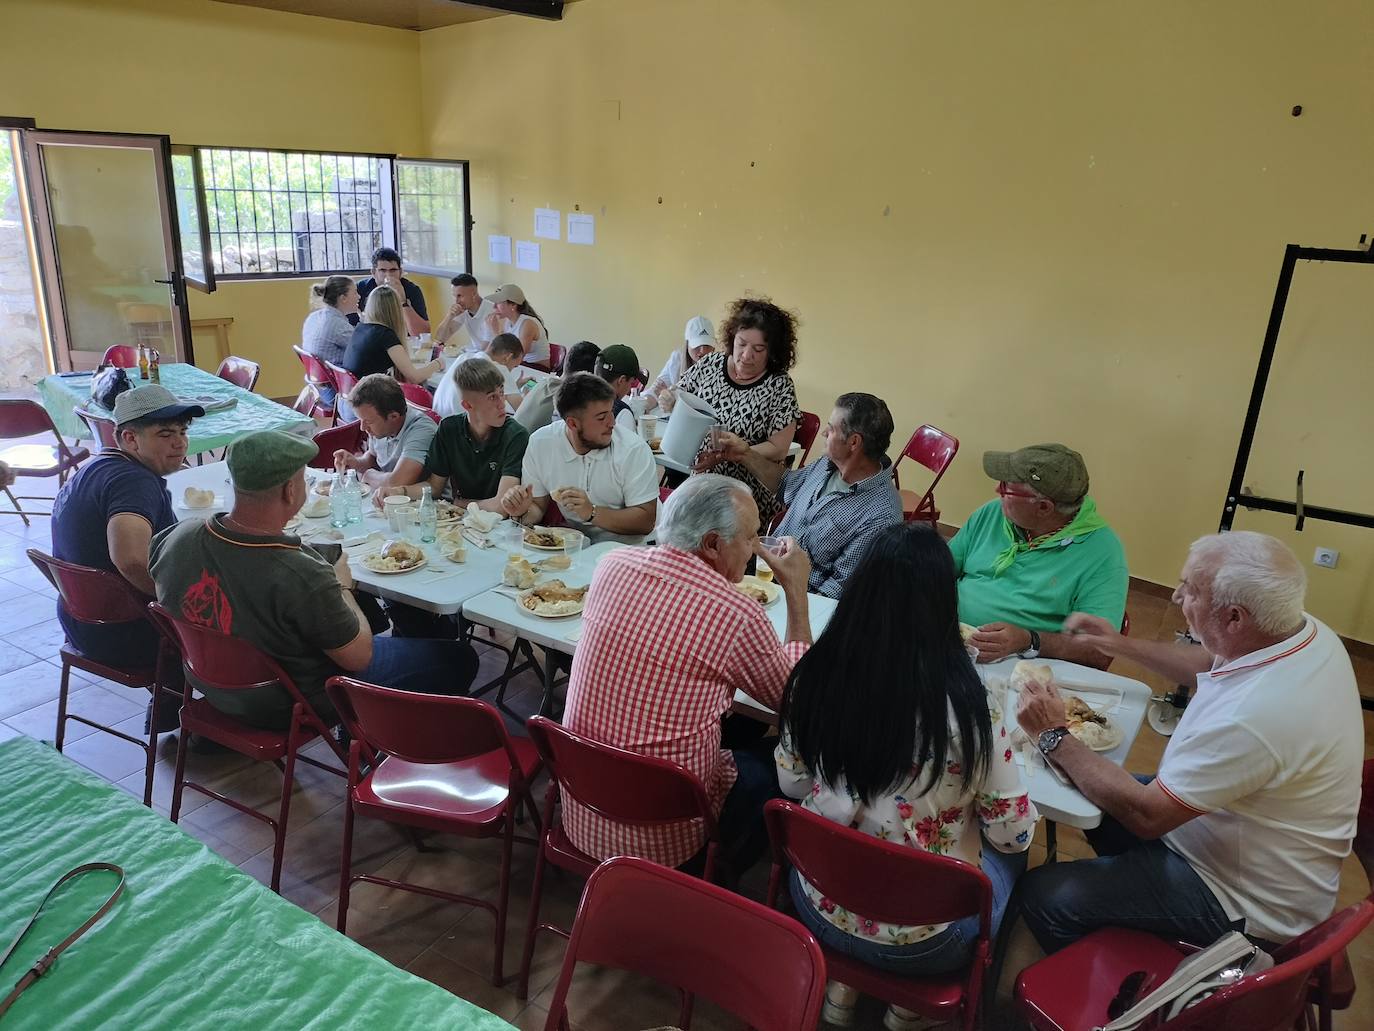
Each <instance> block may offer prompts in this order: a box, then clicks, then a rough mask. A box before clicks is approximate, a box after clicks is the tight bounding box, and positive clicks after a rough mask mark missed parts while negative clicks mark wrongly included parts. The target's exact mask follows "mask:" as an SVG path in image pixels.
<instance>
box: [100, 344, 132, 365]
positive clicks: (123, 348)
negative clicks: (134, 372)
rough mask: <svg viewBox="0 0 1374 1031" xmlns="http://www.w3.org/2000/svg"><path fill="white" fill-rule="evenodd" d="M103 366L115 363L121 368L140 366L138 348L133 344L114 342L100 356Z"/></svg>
mask: <svg viewBox="0 0 1374 1031" xmlns="http://www.w3.org/2000/svg"><path fill="white" fill-rule="evenodd" d="M100 364H101V366H102V367H104V366H106V365H113V366H116V367H117V368H120V369H136V368H138V348H137V347H135V346H133V345H132V344H113V345H111V346H110V347H107V348H105V353H104V354H102V355H101V356H100Z"/></svg>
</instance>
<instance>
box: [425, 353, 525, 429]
mask: <svg viewBox="0 0 1374 1031" xmlns="http://www.w3.org/2000/svg"><path fill="white" fill-rule="evenodd" d="M481 353H482V352H481V351H463V352H462V353H461V354H459V355H458V357H456V358H455V359H454V360H453V362H452V363H451V364H450V365H449V367H448V368H446V369H445V370H444V377H443V379H441V380H440V381H439V385H438V386H437V387H435V388H434V405H433V407H434V410H435V411H436V412H438V413H439V418H441V419H447V418H448V417H449V416H450V415H457V414H458V413H459V412H460V411H462V406H463V399H462V397H461V396H460V395H461V394H462V391H460V390H459V389H458V379H457V376H458V366H459V365H461V364H462V363H463V362H465V361H468V360H469V359H471V358H476V357H477V356H478V355H480V354H481ZM492 364H494V365H496V367H497V368H498V369H500V370H501V373H502V374H503V375H504V376H505V377H506V382H505V384H504V385H503V386H502V387H501V390H502V392H503V393H506V394H518V393H520V384H519V382H517V381H518V380H519V379H520V377H521V376H523V375H526V374H527V371H528V370H523V369H521V368H520V366H518V365H517V366H516V367H515V368H513V369H508V368H506V367H505V366H504V365H499V364H497V363H495V362H493V363H492ZM506 412H507V413H508V414H511V415H514V414H515V409H514V408H512V407H511V406H510V402H509V401H507V402H506Z"/></svg>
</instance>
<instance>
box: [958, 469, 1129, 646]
mask: <svg viewBox="0 0 1374 1031" xmlns="http://www.w3.org/2000/svg"><path fill="white" fill-rule="evenodd" d="M983 471H984V472H985V473H987V474H988V476H990V477H992V478H993V479H994V480H996V481H997V494H998V500H996V501H989V502H988V503H987V504H986V505H983V506H982V507H981V508H979V509H978V510H976V511H975V512H974V513H973V514H972V515H971V516H969V518H968V521H967V522H966V523H964V525H963V528H962V529H960V531H959V532H958V533H957V534H955V535H954V538H953V540H951V541H950V542H949V548H950V551H951V552H952V553H953V555H954V565H955V568H956V569H957V571H958V574H959V618H960V619H961V620H962V621H963V622H965V623H969V624H971V625H972V626H974V627H976V628H977V629H976V632H975V633H974V634H973V636H972V637H971V638H970V639H969V644H970V645H971V646H973V647H975V648H977V649H978V661H979V662H996V661H997V660H999V659H1005V658H1007V657H1008V656H1012V655H1019V656H1021V657H1022V658H1035V657H1037V656H1040V657H1043V658H1053V659H1067V660H1069V661H1070V662H1078V663H1082V664H1083V665H1088V666H1097V667H1099V668H1106V666H1107V664H1108V663H1109V662H1110V661H1111V659H1110V658H1109V657H1107V656H1105V655H1103V654H1101V653H1100V652H1098V651H1097V650H1096V649H1095V648H1092V647H1091V646H1089V645H1087V644H1084V643H1083V642H1081V641H1079V640H1077V639H1075V638H1074V637H1072V636H1071V635H1069V634H1065V633H1061V632H1060V629H1061V627H1062V626H1063V624H1064V620H1065V618H1067V617H1068V615H1069V614H1070V613H1071V612H1086V613H1088V614H1090V615H1094V616H1101V617H1102V618H1103V619H1105V620H1107V621H1108V622H1109V623H1111V624H1112V626H1120V625H1121V621H1122V618H1123V616H1124V615H1125V612H1126V591H1127V588H1128V585H1129V579H1130V577H1129V574H1128V572H1127V568H1126V553H1125V551H1124V550H1123V549H1122V547H1121V541H1120V539H1119V538H1118V537H1117V536H1116V534H1115V533H1114V532H1113V531H1112V529H1111V527H1109V526H1108V525H1107V523H1106V521H1105V520H1103V518H1102V517H1101V516H1100V515H1098V512H1097V505H1096V504H1095V503H1094V501H1093V499H1092V498H1090V497H1088V470H1087V467H1086V466H1085V465H1084V464H1083V456H1082V455H1080V454H1079V453H1078V452H1077V451H1073V450H1071V449H1069V448H1067V447H1065V446H1064V445H1063V444H1037V445H1034V446H1032V447H1026V448H1022V449H1021V450H1019V451H989V452H987V453H986V454H984V455H983Z"/></svg>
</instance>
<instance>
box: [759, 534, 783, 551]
mask: <svg viewBox="0 0 1374 1031" xmlns="http://www.w3.org/2000/svg"><path fill="white" fill-rule="evenodd" d="M759 545H760V547H762V548H763V550H764V551H772V552H778V551H781V550H782V538H781V537H760V538H759Z"/></svg>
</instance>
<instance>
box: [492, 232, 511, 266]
mask: <svg viewBox="0 0 1374 1031" xmlns="http://www.w3.org/2000/svg"><path fill="white" fill-rule="evenodd" d="M487 261H489V262H491V263H492V264H493V265H509V264H510V237H509V236H488V237H487Z"/></svg>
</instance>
